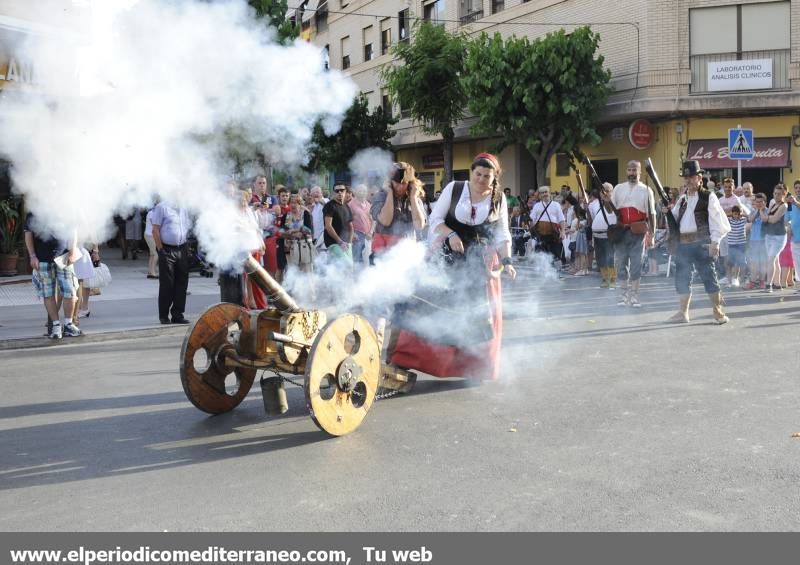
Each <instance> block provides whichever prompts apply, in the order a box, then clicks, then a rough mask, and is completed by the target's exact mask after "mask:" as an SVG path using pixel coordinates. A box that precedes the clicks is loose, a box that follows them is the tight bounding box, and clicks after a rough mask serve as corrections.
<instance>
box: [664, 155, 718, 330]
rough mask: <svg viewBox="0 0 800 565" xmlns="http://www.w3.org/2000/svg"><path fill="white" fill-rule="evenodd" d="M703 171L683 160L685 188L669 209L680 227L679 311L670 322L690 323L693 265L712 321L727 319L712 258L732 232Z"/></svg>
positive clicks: (677, 280)
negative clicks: (705, 187) (708, 301)
mask: <svg viewBox="0 0 800 565" xmlns="http://www.w3.org/2000/svg"><path fill="white" fill-rule="evenodd" d="M704 172H705V171H704V170H703V169H701V168H700V163H699V162H698V161H684V163H683V169H682V171H681V176H682V177H683V178H684V179H686V187H687V190H686V192H685V193H684V194H683V195H681V197H680V198H678V200H677V202H676V203H675V206H673V208H672V210H669V212H670V213H671V214H672V215H673V216H674V217H675V219H676V220H677V222H678V226H679V228H680V234H679V242H678V251H677V258H676V269H675V289H676V290H677V291H678V296H679V297H680V310H679V311H678V313H677V314H675V315H674V316H672V317H671V318H669V320H668V321H670V322H683V323H687V322H689V303H690V302H691V299H692V291H691V285H692V268H693V267H694V269H696V270H697V272H698V274H699V275H700V278H701V279H702V280H703V286H704V287H705V290H706V292H707V293H708V297H709V299H710V300H711V305H712V307H713V315H714V321H715V322H716V323H717V324H724V323H726V322H728V321H729V320H728V316H726V315H725V313H724V312H723V311H722V293H721V292H720V287H719V281H718V280H717V271H716V269H715V266H714V259H715V257H716V256H717V255H718V254H719V244H720V241H721V240H722V238H723V237H725V235H726V234H727V233H728V232H729V231H731V225H730V223H729V222H728V217H727V216H726V215H725V211H724V210H723V209H722V206H721V205H720V203H719V199H718V198H717V196H716V195H715V194H714V193H713V192H711V191H709V190H707V189H704V188H703V185H702V180H703V179H702V177H701V174H702V173H704Z"/></svg>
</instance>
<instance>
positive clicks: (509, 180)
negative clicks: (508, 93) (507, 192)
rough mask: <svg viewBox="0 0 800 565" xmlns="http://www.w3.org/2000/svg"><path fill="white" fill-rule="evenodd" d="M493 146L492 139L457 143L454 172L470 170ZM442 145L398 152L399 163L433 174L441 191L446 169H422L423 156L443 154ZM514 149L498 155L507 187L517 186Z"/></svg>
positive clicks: (507, 149) (508, 149)
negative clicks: (476, 159) (475, 161)
mask: <svg viewBox="0 0 800 565" xmlns="http://www.w3.org/2000/svg"><path fill="white" fill-rule="evenodd" d="M492 144H493V140H491V139H478V140H470V141H464V142H461V143H456V144H455V145H454V147H453V170H454V171H457V170H462V169H469V166H470V165H471V164H472V159H473V158H474V157H475V155H477V154H478V153H481V152H484V151H490V150H491V147H492ZM441 150H442V149H441V145H428V146H425V147H411V148H407V149H400V150H398V151H397V154H396V158H397V160H398V161H406V162H408V163H411V164H412V165H413V166H414V168H415V169H416V170H417V172H432V173H433V174H434V175H435V188H436V190H439V189H440V188H441V187H442V186H441V184H442V176H443V174H444V169H441V168H438V169H425V168H423V167H422V157H423V155H436V154H439V153H441ZM514 155H515V151H514V148H513V147H507V148H506V149H505V150H504V151H503V152H502V153H500V154H499V155H498V158H499V159H500V165H501V166H502V167H503V177H502V183H503V185H507V186H516V184H517V179H516V174H515V170H514V169H515V167H513V164H514V159H515V157H514Z"/></svg>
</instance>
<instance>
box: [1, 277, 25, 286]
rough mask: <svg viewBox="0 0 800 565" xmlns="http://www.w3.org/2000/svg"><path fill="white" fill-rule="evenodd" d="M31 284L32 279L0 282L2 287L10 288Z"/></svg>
mask: <svg viewBox="0 0 800 565" xmlns="http://www.w3.org/2000/svg"><path fill="white" fill-rule="evenodd" d="M29 282H31V279H30V277H27V278H24V279H19V280H6V281H3V280H0V286H8V285H10V284H25V283H29Z"/></svg>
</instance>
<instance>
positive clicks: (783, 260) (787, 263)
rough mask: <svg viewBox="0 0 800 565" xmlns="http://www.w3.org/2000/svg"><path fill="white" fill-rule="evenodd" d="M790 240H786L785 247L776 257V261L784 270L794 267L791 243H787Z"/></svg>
mask: <svg viewBox="0 0 800 565" xmlns="http://www.w3.org/2000/svg"><path fill="white" fill-rule="evenodd" d="M789 240H790V238H788V237H787V238H786V245H784V246H783V250H782V251H781V254H780V255H778V261H779V262H780V265H781V267H783V268H785V269H791V268H792V267H794V257H792V242H791V241H789Z"/></svg>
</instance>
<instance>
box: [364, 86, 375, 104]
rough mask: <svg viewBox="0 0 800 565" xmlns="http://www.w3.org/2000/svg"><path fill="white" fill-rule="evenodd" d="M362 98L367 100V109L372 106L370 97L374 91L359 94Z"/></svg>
mask: <svg viewBox="0 0 800 565" xmlns="http://www.w3.org/2000/svg"><path fill="white" fill-rule="evenodd" d="M361 94H362V96H364V98H366V99H367V108H369V107H370V106H372V95H373V94H375V91H374V90H366V91H362V92H361Z"/></svg>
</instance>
